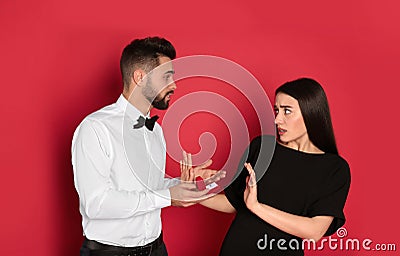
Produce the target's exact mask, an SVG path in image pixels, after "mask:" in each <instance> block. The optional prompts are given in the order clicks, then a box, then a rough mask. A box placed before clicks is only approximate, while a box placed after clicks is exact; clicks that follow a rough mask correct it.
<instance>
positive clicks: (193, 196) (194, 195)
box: [169, 181, 214, 207]
mask: <svg viewBox="0 0 400 256" xmlns="http://www.w3.org/2000/svg"><path fill="white" fill-rule="evenodd" d="M208 191H210V190H209V189H205V190H202V191H199V190H197V188H196V185H195V184H194V183H193V182H183V181H181V183H179V184H178V185H175V186H173V187H170V188H169V192H170V194H171V204H172V205H173V206H179V207H187V206H191V205H194V204H196V203H198V202H200V201H202V200H204V199H206V198H208V197H211V196H213V195H214V194H208V195H207V193H208Z"/></svg>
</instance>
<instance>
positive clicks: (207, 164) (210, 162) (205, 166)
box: [196, 159, 212, 169]
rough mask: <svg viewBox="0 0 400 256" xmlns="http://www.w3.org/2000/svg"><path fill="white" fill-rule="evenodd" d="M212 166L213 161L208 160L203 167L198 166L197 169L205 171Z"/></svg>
mask: <svg viewBox="0 0 400 256" xmlns="http://www.w3.org/2000/svg"><path fill="white" fill-rule="evenodd" d="M211 164H212V160H211V159H208V160H207V161H205V162H204V163H202V164H201V165H199V166H197V167H196V168H198V169H205V168H207V167H208V166H210V165H211Z"/></svg>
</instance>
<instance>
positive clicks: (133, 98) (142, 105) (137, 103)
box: [122, 90, 153, 116]
mask: <svg viewBox="0 0 400 256" xmlns="http://www.w3.org/2000/svg"><path fill="white" fill-rule="evenodd" d="M122 96H124V98H125V99H126V100H127V101H128V102H129V103H130V104H132V106H134V107H135V108H137V109H138V110H139V111H140V112H141V113H142V114H143V116H146V115H147V114H148V113H149V112H150V110H151V109H152V108H153V106H152V105H151V104H150V103H149V101H148V100H147V99H145V98H144V97H139V96H138V95H136V94H134V93H132V92H128V91H125V90H124V92H123V93H122Z"/></svg>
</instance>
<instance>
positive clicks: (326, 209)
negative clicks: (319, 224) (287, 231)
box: [308, 159, 350, 236]
mask: <svg viewBox="0 0 400 256" xmlns="http://www.w3.org/2000/svg"><path fill="white" fill-rule="evenodd" d="M342 160H343V159H342ZM349 188H350V168H349V165H348V164H347V162H346V161H344V160H343V161H341V164H340V165H339V166H338V167H336V168H335V169H334V171H333V172H332V173H331V174H330V175H329V177H328V178H327V181H326V182H325V184H323V185H322V186H321V187H320V191H319V197H318V199H317V200H315V201H314V202H313V203H312V204H311V206H310V208H309V211H308V216H309V217H314V216H333V217H334V218H333V221H332V223H331V225H330V226H329V228H328V230H327V231H326V233H325V235H324V236H330V235H332V234H333V233H335V232H336V230H337V229H338V228H340V227H341V226H343V225H344V223H345V221H346V218H345V216H344V213H343V208H344V204H345V203H346V198H347V194H348V192H349Z"/></svg>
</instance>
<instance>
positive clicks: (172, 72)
mask: <svg viewBox="0 0 400 256" xmlns="http://www.w3.org/2000/svg"><path fill="white" fill-rule="evenodd" d="M164 74H175V70H168V71H167V72H165V73H164Z"/></svg>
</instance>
